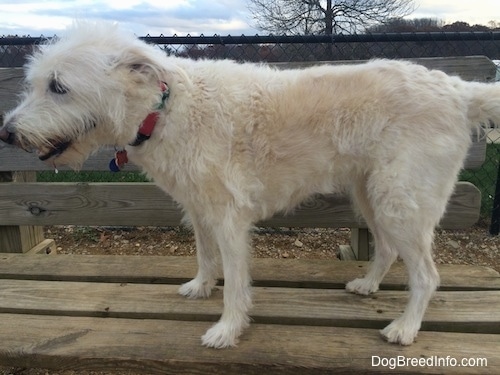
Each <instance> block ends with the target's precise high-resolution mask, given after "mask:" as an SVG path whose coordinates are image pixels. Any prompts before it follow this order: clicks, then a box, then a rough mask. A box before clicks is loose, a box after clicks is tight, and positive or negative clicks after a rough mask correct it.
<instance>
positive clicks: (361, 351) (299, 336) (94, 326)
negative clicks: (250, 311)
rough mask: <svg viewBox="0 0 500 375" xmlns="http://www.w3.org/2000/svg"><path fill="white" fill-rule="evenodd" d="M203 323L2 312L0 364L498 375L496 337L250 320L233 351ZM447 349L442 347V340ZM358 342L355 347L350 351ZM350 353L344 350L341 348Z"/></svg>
mask: <svg viewBox="0 0 500 375" xmlns="http://www.w3.org/2000/svg"><path fill="white" fill-rule="evenodd" d="M210 324H211V323H206V322H179V321H169V320H162V321H158V320H129V319H113V318H109V319H99V318H85V317H61V318H59V319H57V320H55V319H53V318H51V317H47V316H36V315H31V316H28V315H25V316H23V315H10V314H2V315H0V332H2V340H1V341H0V363H2V364H5V365H10V366H19V367H26V364H27V363H29V364H30V366H32V367H42V368H54V369H61V368H64V369H73V370H78V369H85V370H134V371H136V372H138V373H148V374H162V375H164V374H166V375H168V374H172V375H174V374H175V375H183V374H186V375H187V374H198V373H199V374H220V375H222V374H247V375H262V374H267V373H271V374H273V375H275V374H284V375H285V374H286V375H288V374H289V375H292V374H297V373H300V374H324V375H326V374H332V373H349V374H359V373H372V372H387V371H388V369H387V368H384V367H372V356H380V357H384V358H393V357H396V356H398V355H401V356H405V357H407V358H430V357H432V356H440V357H444V358H445V357H446V356H447V355H449V356H451V357H453V358H457V359H458V360H459V361H460V360H461V359H462V358H471V357H474V358H478V357H479V358H486V359H487V360H488V363H487V366H486V367H479V366H478V367H456V368H453V373H456V374H498V373H499V372H500V356H499V354H498V344H499V336H498V335H486V334H481V335H476V334H463V333H442V332H420V333H419V336H418V340H417V342H415V343H414V344H413V345H412V346H409V347H401V346H396V345H389V344H384V343H383V341H382V340H381V339H380V336H379V334H378V331H376V330H366V329H356V328H339V327H304V326H287V325H260V324H254V325H253V326H252V328H251V329H249V330H247V331H246V332H245V334H244V335H243V336H242V337H241V340H240V344H239V346H238V348H236V349H228V350H213V349H207V348H204V347H202V346H201V345H200V339H199V337H200V335H201V334H202V333H203V332H204V331H205V330H206V329H207V328H208V327H209V326H210ZM444 342H445V343H446V348H445V349H443V343H444ZM346 346H347V347H355V348H356V350H355V351H353V350H348V349H347V348H346ZM346 350H348V351H346ZM397 370H398V372H408V373H415V372H417V371H418V372H419V373H429V374H431V373H434V374H436V373H449V372H450V367H445V366H434V367H428V368H422V367H400V368H398V369H397Z"/></svg>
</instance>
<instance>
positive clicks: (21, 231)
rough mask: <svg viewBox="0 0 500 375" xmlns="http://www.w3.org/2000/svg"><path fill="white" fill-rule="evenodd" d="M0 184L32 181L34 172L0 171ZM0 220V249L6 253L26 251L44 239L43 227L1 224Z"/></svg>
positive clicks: (34, 175)
mask: <svg viewBox="0 0 500 375" xmlns="http://www.w3.org/2000/svg"><path fill="white" fill-rule="evenodd" d="M0 174H1V176H0V185H1V184H4V183H8V182H11V181H14V182H20V183H22V182H34V181H36V173H35V172H33V171H25V172H0ZM2 224H4V223H3V222H2V221H1V220H0V249H5V251H6V252H8V253H26V252H28V251H30V250H31V249H33V248H34V247H35V246H37V245H38V244H39V243H40V242H41V241H43V240H44V236H43V227H41V226H27V225H21V226H16V225H2Z"/></svg>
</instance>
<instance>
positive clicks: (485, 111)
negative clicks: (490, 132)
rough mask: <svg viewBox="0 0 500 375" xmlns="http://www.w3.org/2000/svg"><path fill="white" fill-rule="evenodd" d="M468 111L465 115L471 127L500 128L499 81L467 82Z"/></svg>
mask: <svg viewBox="0 0 500 375" xmlns="http://www.w3.org/2000/svg"><path fill="white" fill-rule="evenodd" d="M466 90H467V95H469V111H468V113H467V117H468V118H469V123H470V125H471V127H478V126H479V125H481V126H484V127H487V128H489V127H492V126H493V127H495V128H497V129H498V128H500V83H496V84H491V83H490V84H487V83H486V84H485V83H468V84H467V85H466Z"/></svg>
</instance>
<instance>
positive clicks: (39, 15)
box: [0, 0, 500, 36]
mask: <svg viewBox="0 0 500 375" xmlns="http://www.w3.org/2000/svg"><path fill="white" fill-rule="evenodd" d="M498 1H499V0H474V1H457V0H416V3H417V4H418V5H419V7H418V9H417V11H416V12H415V13H414V14H412V15H411V16H410V18H417V17H431V18H439V19H442V20H444V21H446V22H448V23H451V22H454V21H465V22H469V23H471V24H474V23H481V24H487V22H488V21H490V20H496V21H500V6H498ZM247 4H248V0H107V1H97V0H48V1H43V0H40V1H35V0H21V1H3V0H0V9H1V12H0V36H1V35H8V34H18V35H27V34H30V35H32V36H38V35H40V34H43V35H46V36H49V35H53V34H57V33H60V31H61V30H62V29H64V28H66V26H67V25H69V24H70V23H71V21H72V20H73V19H74V18H89V19H106V20H114V21H118V22H121V23H123V24H125V25H126V27H128V28H129V29H131V30H133V31H134V32H135V33H136V34H137V35H146V34H150V35H159V34H164V35H172V34H178V35H186V34H191V35H199V34H201V33H203V34H205V35H213V34H222V35H226V34H231V35H240V34H248V35H254V34H256V33H257V30H255V29H253V28H252V27H251V26H249V23H251V21H250V20H251V17H250V15H249V12H248V10H247Z"/></svg>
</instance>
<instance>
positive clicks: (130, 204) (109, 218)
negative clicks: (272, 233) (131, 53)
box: [0, 182, 481, 229]
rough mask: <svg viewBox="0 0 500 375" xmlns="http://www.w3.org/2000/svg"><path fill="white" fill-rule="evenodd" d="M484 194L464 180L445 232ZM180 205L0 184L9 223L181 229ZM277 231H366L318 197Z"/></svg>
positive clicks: (102, 191)
mask: <svg viewBox="0 0 500 375" xmlns="http://www.w3.org/2000/svg"><path fill="white" fill-rule="evenodd" d="M480 204H481V193H480V191H479V190H478V189H477V188H476V187H475V186H474V185H472V184H470V183H468V182H460V183H458V184H457V187H456V191H455V193H454V195H453V196H452V198H451V200H450V202H449V205H448V210H447V213H446V215H445V217H444V218H443V220H442V222H441V226H442V227H443V228H446V229H457V228H466V227H469V226H471V225H473V224H474V223H476V222H477V220H478V218H479V207H480ZM180 219H181V212H180V210H179V208H178V206H177V205H176V204H175V202H173V201H172V200H171V199H170V198H169V197H168V196H167V195H165V194H164V193H163V192H162V191H161V190H160V189H159V188H158V187H156V186H155V185H154V184H151V183H79V184H74V183H26V184H14V183H12V184H9V183H3V184H0V223H2V224H4V225H69V224H75V225H150V226H175V225H179V223H180ZM262 225H263V226H274V227H282V226H288V227H303V226H307V227H339V226H340V227H365V224H364V223H362V222H359V221H358V218H357V217H356V215H355V214H354V212H353V211H352V209H351V204H350V202H349V200H348V199H347V198H346V197H339V196H319V197H317V198H316V199H313V200H310V201H308V202H307V203H304V204H303V205H302V206H300V207H299V208H298V209H297V210H296V211H295V212H294V213H293V214H289V215H286V216H283V215H276V216H274V217H273V218H272V219H270V220H266V221H265V222H263V223H262Z"/></svg>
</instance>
